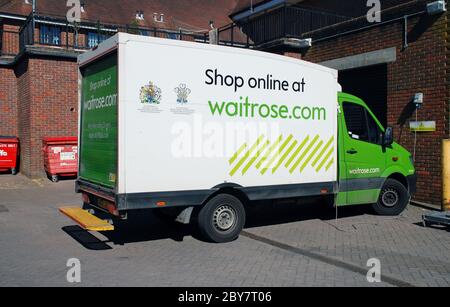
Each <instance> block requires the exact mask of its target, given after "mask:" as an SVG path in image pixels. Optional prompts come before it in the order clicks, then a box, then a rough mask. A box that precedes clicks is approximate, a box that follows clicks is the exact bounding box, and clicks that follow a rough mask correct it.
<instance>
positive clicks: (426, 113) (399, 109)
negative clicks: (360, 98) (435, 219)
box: [303, 15, 449, 204]
mask: <svg viewBox="0 0 450 307" xmlns="http://www.w3.org/2000/svg"><path fill="white" fill-rule="evenodd" d="M446 35H447V16H446V15H442V16H437V17H430V16H427V15H422V17H416V18H412V19H410V20H409V28H408V37H409V47H408V48H406V49H403V23H402V22H397V23H392V24H388V25H384V26H380V27H376V28H372V29H370V30H367V31H364V32H357V33H354V34H350V35H346V36H341V37H339V38H335V39H330V40H325V41H321V42H316V43H313V47H312V48H311V49H310V50H309V51H307V52H306V54H304V56H303V58H304V59H305V60H308V61H312V62H322V61H326V60H331V59H336V58H341V57H346V56H351V55H357V54H361V53H364V52H370V51H375V50H379V49H384V48H389V47H396V48H397V61H396V62H394V63H390V64H388V65H387V66H388V84H387V108H388V109H387V114H388V124H389V125H390V126H393V127H394V128H395V137H396V141H398V142H399V143H400V144H401V145H403V146H405V147H406V148H407V149H408V150H410V151H411V152H413V148H414V134H413V133H411V132H410V131H409V121H410V119H408V120H407V121H406V123H405V124H404V125H403V126H401V125H399V124H398V122H399V118H400V117H401V114H402V113H403V112H404V110H405V108H406V106H407V105H408V103H409V102H410V101H411V98H412V97H413V95H414V93H417V92H423V93H424V95H425V103H424V108H423V109H421V110H420V111H419V113H418V120H434V121H436V123H437V131H436V132H433V133H422V134H418V136H417V147H416V148H417V154H416V167H417V174H418V193H417V194H416V196H415V198H416V200H419V201H424V202H428V203H435V204H440V203H441V185H442V181H441V180H442V179H441V168H440V163H441V142H442V139H444V138H446V137H447V136H448V135H449V119H448V114H449V99H448V98H449V94H448V85H447V84H448V73H447V68H446V61H447V56H446V53H447V52H448V49H447V41H446V37H447V36H446ZM367 86H370V85H367ZM411 119H412V120H415V115H413V117H412V118H411Z"/></svg>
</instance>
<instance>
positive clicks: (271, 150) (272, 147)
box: [256, 135, 283, 169]
mask: <svg viewBox="0 0 450 307" xmlns="http://www.w3.org/2000/svg"><path fill="white" fill-rule="evenodd" d="M282 139H283V136H282V135H280V137H279V138H278V140H277V141H276V142H275V143H274V144H273V145H272V146H271V147H270V149H269V151H268V152H267V153H266V154H265V155H264V157H262V158H261V160H260V161H259V162H258V164H256V168H257V169H259V168H260V167H261V165H263V163H264V162H265V161H266V160H267V158H268V157H269V156H270V155H271V154H272V152H273V151H274V150H275V148H277V146H278V144H280V142H281V140H282Z"/></svg>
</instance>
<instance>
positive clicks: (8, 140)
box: [0, 136, 19, 175]
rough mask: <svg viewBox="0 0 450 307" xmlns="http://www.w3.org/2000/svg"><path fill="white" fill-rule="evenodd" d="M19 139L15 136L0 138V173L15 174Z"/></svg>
mask: <svg viewBox="0 0 450 307" xmlns="http://www.w3.org/2000/svg"><path fill="white" fill-rule="evenodd" d="M18 157H19V139H18V138H17V137H15V136H0V172H7V171H11V173H12V174H13V175H16V174H17V161H18Z"/></svg>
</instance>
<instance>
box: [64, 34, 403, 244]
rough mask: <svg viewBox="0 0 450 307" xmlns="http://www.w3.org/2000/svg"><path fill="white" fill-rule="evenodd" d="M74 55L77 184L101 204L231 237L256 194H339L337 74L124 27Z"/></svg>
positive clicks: (82, 218) (84, 218) (79, 215)
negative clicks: (167, 216) (151, 212)
mask: <svg viewBox="0 0 450 307" xmlns="http://www.w3.org/2000/svg"><path fill="white" fill-rule="evenodd" d="M78 62H79V68H80V106H79V114H80V121H79V140H80V144H79V145H80V146H79V148H80V149H79V178H78V180H77V191H78V192H80V193H82V194H83V200H84V202H85V203H87V204H89V205H91V206H93V207H94V208H98V209H101V210H104V211H107V212H108V213H109V214H111V215H112V216H115V217H117V218H123V219H125V218H126V215H127V212H128V211H130V210H136V209H155V210H162V209H167V208H172V210H174V211H176V213H177V214H176V215H177V220H178V221H181V222H183V223H188V222H190V221H191V220H194V219H195V220H196V221H197V222H198V225H199V227H200V229H201V231H202V233H203V234H204V235H205V236H206V237H207V238H209V239H210V240H212V241H216V242H225V241H229V240H233V239H234V238H236V237H237V236H238V234H239V233H240V231H241V230H242V228H243V226H244V223H245V204H246V203H247V202H249V201H254V200H266V199H285V198H298V197H310V196H320V195H328V196H330V197H333V198H334V197H335V196H338V195H339V193H340V192H342V191H339V189H338V187H339V179H338V168H339V163H340V162H339V159H338V139H339V136H338V116H339V112H338V110H339V103H340V101H339V99H338V96H339V92H340V90H341V89H340V86H339V84H338V81H337V71H335V70H333V69H329V68H326V67H323V66H319V65H316V64H312V63H308V62H305V61H300V60H297V59H292V58H288V57H284V56H279V55H274V54H269V53H264V52H257V51H252V50H244V49H237V48H229V47H222V46H216V45H207V44H200V43H192V42H184V41H176V40H168V39H158V38H152V37H144V36H136V35H129V34H123V33H119V34H117V35H115V36H114V37H112V38H110V39H108V40H107V41H105V42H103V43H102V44H100V45H99V46H98V47H97V48H96V49H94V50H92V51H90V52H87V53H85V54H82V55H80V56H79V59H78ZM347 98H349V100H351V96H348V97H347ZM347 100H348V99H347ZM361 104H362V103H361ZM363 107H365V108H366V106H363ZM367 112H369V111H367ZM370 114H372V113H370ZM372 115H373V114H372ZM375 121H376V119H375ZM376 122H377V123H378V125H379V122H378V121H376ZM378 129H379V133H380V135H381V134H385V130H384V128H382V127H381V126H380V127H378ZM347 134H348V133H347ZM355 135H356V134H354V136H355ZM353 139H355V138H353ZM388 142H389V141H388ZM383 144H384V143H383ZM383 144H380V146H382V145H383ZM391 144H392V142H390V144H384V145H387V146H391ZM384 145H383V146H384ZM365 159H366V160H368V158H367V157H365ZM369 159H370V158H369ZM406 159H407V160H408V159H409V157H408V156H407V158H406ZM408 161H409V160H408ZM408 167H410V166H408ZM408 171H410V170H408ZM406 172H407V171H405V178H406V175H407V174H406ZM366 175H367V174H366ZM378 176H379V177H380V178H381V177H382V176H383V174H381V173H379V174H378ZM342 177H348V176H346V175H345V174H344V175H343V176H342ZM385 179H386V177H385ZM405 180H406V179H405ZM371 182H372V180H371ZM379 185H382V184H381V183H379ZM381 187H382V186H377V187H373V189H377V190H378V192H379V191H380V190H381ZM368 189H369V187H368V186H365V187H364V189H363V188H361V189H360V190H368ZM369 190H370V189H369ZM349 191H350V190H349ZM353 191H354V190H353ZM365 194H366V193H365ZM378 194H379V193H378ZM378 194H377V195H376V197H375V198H378ZM347 196H348V195H343V194H342V198H343V199H344V198H345V200H343V201H342V203H341V204H349V203H346V200H347ZM350 197H351V196H349V197H348V198H350ZM408 200H409V199H408ZM375 201H376V199H375ZM62 211H63V212H64V213H65V214H66V215H68V216H70V217H71V218H73V219H74V220H76V221H78V222H80V224H82V225H83V226H84V227H85V228H87V229H90V230H112V229H113V226H111V225H108V224H104V223H101V221H97V220H95V219H94V218H93V217H92V216H90V214H89V213H88V212H86V211H81V210H77V209H75V208H63V209H62Z"/></svg>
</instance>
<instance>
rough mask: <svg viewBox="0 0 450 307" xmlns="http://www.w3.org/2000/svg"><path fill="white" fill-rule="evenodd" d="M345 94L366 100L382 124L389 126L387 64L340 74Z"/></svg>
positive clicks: (340, 81) (345, 71)
mask: <svg viewBox="0 0 450 307" xmlns="http://www.w3.org/2000/svg"><path fill="white" fill-rule="evenodd" d="M339 83H340V84H341V85H342V91H343V92H344V93H348V94H352V95H355V96H358V97H359V98H361V99H362V100H364V101H365V102H366V103H367V105H368V106H369V108H370V109H371V110H372V112H373V113H374V114H375V116H376V117H377V118H378V120H379V121H380V122H381V124H382V125H383V126H384V127H386V126H387V64H383V65H374V66H369V67H363V68H356V69H350V70H344V71H340V72H339Z"/></svg>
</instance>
